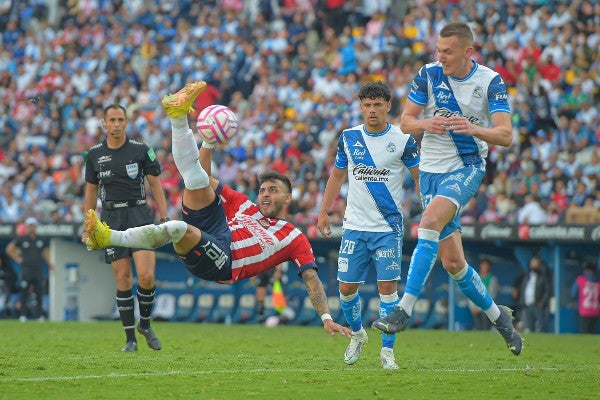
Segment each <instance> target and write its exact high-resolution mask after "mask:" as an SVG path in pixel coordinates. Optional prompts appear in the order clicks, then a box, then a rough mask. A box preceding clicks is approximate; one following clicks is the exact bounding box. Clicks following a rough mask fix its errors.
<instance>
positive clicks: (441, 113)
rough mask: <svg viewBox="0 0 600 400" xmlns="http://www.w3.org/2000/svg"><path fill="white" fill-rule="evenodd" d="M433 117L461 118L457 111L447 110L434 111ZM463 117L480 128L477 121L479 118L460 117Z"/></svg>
mask: <svg viewBox="0 0 600 400" xmlns="http://www.w3.org/2000/svg"><path fill="white" fill-rule="evenodd" d="M433 115H434V116H438V115H439V116H440V117H446V118H450V117H455V116H461V114H460V112H459V111H451V110H449V109H447V108H438V109H437V110H435V112H434V113H433ZM462 116H463V117H465V118H466V119H468V120H469V122H471V123H473V124H475V125H478V126H481V122H480V121H479V118H476V117H473V116H470V117H469V116H467V115H462Z"/></svg>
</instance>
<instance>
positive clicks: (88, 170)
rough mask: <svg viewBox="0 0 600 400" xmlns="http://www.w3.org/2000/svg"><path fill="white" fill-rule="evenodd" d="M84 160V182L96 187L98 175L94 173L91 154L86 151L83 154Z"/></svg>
mask: <svg viewBox="0 0 600 400" xmlns="http://www.w3.org/2000/svg"><path fill="white" fill-rule="evenodd" d="M84 160H85V181H86V182H88V183H92V184H94V185H97V184H98V182H99V180H98V175H97V174H96V171H95V169H94V155H93V153H92V152H91V151H86V152H85V153H84Z"/></svg>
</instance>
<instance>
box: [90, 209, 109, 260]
mask: <svg viewBox="0 0 600 400" xmlns="http://www.w3.org/2000/svg"><path fill="white" fill-rule="evenodd" d="M83 230H84V231H85V232H87V233H88V234H89V236H88V238H87V240H86V241H85V245H86V246H87V248H88V250H99V249H104V248H106V247H108V246H110V233H111V230H110V228H109V227H108V225H107V224H106V222H101V221H100V219H99V218H98V215H96V211H94V210H87V211H86V212H85V219H84V221H83Z"/></svg>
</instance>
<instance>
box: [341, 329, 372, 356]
mask: <svg viewBox="0 0 600 400" xmlns="http://www.w3.org/2000/svg"><path fill="white" fill-rule="evenodd" d="M368 341H369V336H368V335H367V331H365V328H361V330H360V331H358V332H356V333H354V334H353V335H352V337H351V338H350V343H349V344H348V347H346V352H345V353H344V362H345V363H346V364H348V365H352V364H354V363H355V362H357V361H358V358H359V357H360V351H361V350H362V347H363V345H364V344H365V343H367V342H368Z"/></svg>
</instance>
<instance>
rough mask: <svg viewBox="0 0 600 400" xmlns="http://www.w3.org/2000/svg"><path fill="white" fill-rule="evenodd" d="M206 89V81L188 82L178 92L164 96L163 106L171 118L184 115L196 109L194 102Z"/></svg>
mask: <svg viewBox="0 0 600 400" xmlns="http://www.w3.org/2000/svg"><path fill="white" fill-rule="evenodd" d="M204 89H206V82H204V81H195V82H192V83H188V84H187V85H185V86H184V87H183V89H181V90H179V91H178V92H177V93H175V94H168V95H166V96H165V97H163V99H162V102H161V104H162V107H163V108H164V110H165V112H166V113H167V115H168V116H169V117H170V118H178V117H183V116H185V115H187V114H188V113H189V112H192V111H194V109H193V108H192V103H193V102H194V100H196V97H198V95H199V94H200V93H202V91H203V90H204Z"/></svg>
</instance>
